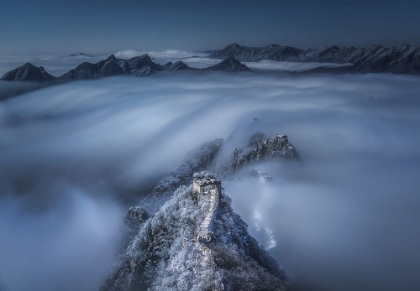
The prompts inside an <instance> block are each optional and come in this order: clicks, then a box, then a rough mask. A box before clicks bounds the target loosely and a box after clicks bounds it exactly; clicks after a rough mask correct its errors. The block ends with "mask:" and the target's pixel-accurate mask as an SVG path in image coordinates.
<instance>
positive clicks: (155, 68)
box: [0, 54, 250, 83]
mask: <svg viewBox="0 0 420 291" xmlns="http://www.w3.org/2000/svg"><path fill="white" fill-rule="evenodd" d="M207 70H211V71H224V72H239V71H250V69H249V68H248V67H246V66H245V65H243V64H241V63H240V62H238V61H236V60H234V59H233V58H229V59H228V60H225V61H222V62H221V63H220V64H218V65H215V66H212V67H209V68H205V69H197V68H192V67H190V66H188V65H187V64H185V63H183V62H182V61H178V62H176V63H171V62H169V63H167V64H165V65H160V64H156V63H155V62H153V60H152V59H151V58H150V57H149V56H148V55H147V54H146V55H142V56H139V57H134V58H131V59H129V60H124V59H118V58H116V57H115V56H114V55H111V56H109V57H108V58H107V59H105V60H102V61H100V62H98V63H96V64H92V63H89V62H84V63H81V64H80V65H78V66H77V67H76V68H74V69H72V70H70V71H68V72H67V73H65V74H63V75H62V76H59V77H54V76H52V75H50V74H49V73H47V72H46V71H45V69H44V68H43V67H35V66H34V65H32V64H30V63H27V64H25V65H23V66H21V67H19V68H16V69H14V70H11V71H9V72H7V73H6V74H4V75H3V77H1V79H0V80H3V81H54V82H56V83H63V82H68V81H72V80H89V79H99V78H104V77H109V76H120V75H126V76H149V75H151V74H154V73H156V72H160V71H171V72H174V71H207Z"/></svg>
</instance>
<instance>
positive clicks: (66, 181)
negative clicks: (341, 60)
mask: <svg viewBox="0 0 420 291" xmlns="http://www.w3.org/2000/svg"><path fill="white" fill-rule="evenodd" d="M418 92H420V79H419V78H417V77H412V76H398V75H385V74H381V75H379V74H378V75H341V76H327V75H325V76H321V75H318V76H296V77H287V76H277V75H275V74H270V75H263V74H252V75H249V74H219V73H217V74H216V73H214V74H213V73H209V74H201V75H190V74H183V73H174V74H169V73H161V74H156V75H153V76H150V77H147V78H132V77H113V78H106V79H101V80H95V81H80V82H73V83H68V84H64V85H60V86H54V87H50V88H45V89H41V90H38V91H35V92H32V93H29V94H26V95H21V96H18V97H15V98H12V99H9V100H6V101H3V102H1V103H0V136H1V138H0V171H1V172H2V175H1V177H0V185H1V193H2V196H1V199H0V210H1V211H0V230H1V232H2V233H4V234H6V235H3V236H2V240H1V241H0V257H2V258H6V259H2V260H0V282H1V285H2V288H3V289H4V290H57V289H60V290H75V289H77V290H95V289H96V288H98V287H99V285H100V282H101V279H102V278H103V277H104V276H106V273H107V270H109V268H111V266H112V262H113V259H114V258H115V255H116V252H117V250H118V236H119V231H120V230H119V225H120V222H121V216H122V215H123V209H126V208H127V207H128V205H129V204H128V203H127V201H130V203H133V201H135V200H136V199H139V198H140V197H137V196H136V195H135V194H136V193H138V190H139V189H141V188H142V187H143V186H144V185H146V184H147V183H148V182H150V181H151V180H152V179H154V178H155V177H157V176H161V175H163V174H164V173H168V172H169V171H171V170H172V169H174V168H175V167H176V166H177V165H178V164H179V163H180V161H182V159H183V157H184V155H185V154H186V153H187V152H188V151H189V150H191V149H193V148H194V147H196V146H198V145H200V144H201V143H203V142H205V141H209V140H213V139H215V138H227V137H229V136H232V134H236V135H237V139H235V140H234V141H233V142H234V143H235V142H237V146H243V145H241V144H240V142H239V141H241V140H246V138H247V137H248V136H249V135H251V134H252V133H254V132H255V131H257V130H258V131H261V132H263V133H265V134H267V135H268V136H270V137H272V136H274V135H275V134H277V133H279V134H287V135H288V136H289V140H290V141H291V142H292V143H293V145H294V146H295V147H296V149H297V150H298V152H299V154H300V155H301V157H302V164H301V165H299V166H296V165H294V164H289V163H285V164H281V165H280V166H278V165H277V166H273V165H272V164H269V165H258V166H257V167H258V168H259V169H260V170H261V171H266V172H269V173H270V174H271V175H272V176H273V177H274V182H273V183H272V184H265V185H259V184H256V183H250V182H249V181H248V180H247V179H239V180H234V181H230V182H227V183H225V184H224V187H225V188H226V193H227V194H228V195H229V196H231V197H232V199H233V206H234V208H235V209H236V210H237V211H238V212H239V213H240V214H241V215H242V217H243V219H244V220H245V221H246V222H247V223H248V224H249V225H250V230H251V232H252V233H253V234H254V235H255V236H256V237H257V238H259V239H260V241H261V242H262V243H266V242H267V240H266V238H267V234H266V233H265V234H262V232H261V229H263V228H264V229H265V228H266V229H267V230H269V231H271V233H270V234H269V235H268V237H271V238H272V239H273V240H274V241H275V246H273V245H271V246H272V248H271V249H270V252H271V253H272V254H273V256H274V257H275V258H276V259H277V260H278V261H279V262H280V264H281V265H282V266H283V268H285V269H286V271H287V272H288V273H289V274H290V275H291V277H292V279H293V280H294V281H296V282H297V283H298V284H299V285H301V286H303V287H305V288H307V289H305V290H332V291H336V290H355V289H357V290H395V289H397V288H398V289H401V290H410V289H414V288H415V287H414V286H418V285H419V284H420V281H419V279H418V276H417V274H418V273H419V271H420V263H419V262H420V257H419V252H418V245H419V244H420V234H419V232H418V231H417V222H418V221H419V219H420V214H419V212H418V211H417V210H416V208H415V207H416V206H417V205H419V203H420V197H419V196H418V193H417V192H418V190H417V189H419V186H420V182H419V180H418V179H417V174H418V173H419V172H420V149H419V147H418V144H419V143H420V136H419V135H418V132H419V129H420V115H419V110H420V100H419V95H418ZM253 118H258V119H259V120H260V122H259V123H258V125H257V126H255V127H253V128H252V129H249V127H248V124H249V123H250V122H251V121H252V119H253ZM256 213H258V214H259V215H257V216H256ZM256 219H257V220H258V221H256ZM256 222H258V224H259V229H260V231H258V227H256V226H255V223H256ZM28 242H30V243H28ZM267 246H270V245H267ZM80 266H81V267H80ZM22 277H24V278H25V280H22ZM69 282H76V283H74V284H76V285H72V284H73V283H72V284H70V283H69ZM70 287H71V288H70ZM66 288H69V289H66Z"/></svg>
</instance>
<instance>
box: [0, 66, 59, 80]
mask: <svg viewBox="0 0 420 291" xmlns="http://www.w3.org/2000/svg"><path fill="white" fill-rule="evenodd" d="M53 79H55V77H53V76H52V75H50V74H49V73H47V72H46V71H45V69H44V67H42V66H40V67H36V66H34V65H33V64H31V63H25V64H24V65H22V66H20V67H18V68H16V69H14V70H11V71H9V72H7V73H6V74H4V75H3V77H1V80H3V81H48V80H53Z"/></svg>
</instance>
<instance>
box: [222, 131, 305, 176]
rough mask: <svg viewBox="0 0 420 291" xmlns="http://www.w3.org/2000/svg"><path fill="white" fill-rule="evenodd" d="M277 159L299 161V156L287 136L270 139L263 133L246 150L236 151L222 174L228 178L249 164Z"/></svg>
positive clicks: (249, 143) (252, 139) (254, 138)
mask: <svg viewBox="0 0 420 291" xmlns="http://www.w3.org/2000/svg"><path fill="white" fill-rule="evenodd" d="M276 159H291V160H297V159H299V154H298V153H297V151H296V149H295V148H294V147H293V145H292V144H291V143H290V142H289V139H288V137H287V135H279V134H278V135H276V136H275V137H274V138H272V139H269V138H267V136H265V135H264V134H262V133H256V134H254V135H253V136H251V138H250V139H249V142H248V145H247V146H246V147H245V148H244V149H239V148H236V149H235V151H234V152H233V157H232V159H231V160H230V161H229V162H227V163H225V165H224V166H223V167H222V170H221V174H222V175H224V176H226V175H227V174H231V173H234V172H237V171H238V170H240V169H242V168H244V167H245V166H247V165H249V164H252V163H255V162H258V161H267V160H276Z"/></svg>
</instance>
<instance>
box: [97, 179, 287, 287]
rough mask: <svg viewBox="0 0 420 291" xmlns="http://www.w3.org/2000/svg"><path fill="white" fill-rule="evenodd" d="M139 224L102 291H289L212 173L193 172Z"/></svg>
mask: <svg viewBox="0 0 420 291" xmlns="http://www.w3.org/2000/svg"><path fill="white" fill-rule="evenodd" d="M140 212H141V211H140ZM133 217H137V216H136V215H134V216H133ZM139 225H140V226H139V227H138V232H137V234H136V235H135V237H134V238H133V239H132V240H131V242H130V243H129V245H128V247H127V249H126V252H125V253H124V254H123V255H122V256H121V257H120V261H119V262H118V264H117V266H116V268H115V271H114V273H113V274H112V276H111V277H110V278H109V279H108V280H107V282H106V283H105V285H104V286H103V287H102V288H101V291H114V290H115V291H116V290H291V287H290V284H289V283H288V282H287V280H286V279H285V276H284V274H283V272H282V271H281V270H280V268H279V266H278V264H277V262H276V261H275V260H274V259H273V258H271V257H270V255H269V254H268V253H267V252H266V251H265V250H264V249H262V248H261V247H260V245H259V244H258V242H257V241H256V240H255V239H254V238H253V237H251V236H250V235H249V233H248V230H247V225H246V223H245V222H244V221H243V220H242V219H241V218H240V216H239V215H237V214H236V213H235V212H234V211H233V209H232V207H231V199H230V198H229V197H228V196H227V195H226V194H225V193H224V191H223V188H222V187H221V181H220V180H218V179H217V176H216V175H215V174H213V173H211V172H207V171H205V172H199V173H195V174H194V175H193V183H192V184H190V185H189V186H188V187H185V186H184V187H180V188H178V189H177V190H176V191H175V192H174V193H173V195H172V198H171V199H170V200H168V201H167V202H166V203H165V204H164V205H163V206H162V207H161V208H160V209H158V210H157V211H156V212H155V213H154V214H153V215H152V216H150V217H149V216H148V215H141V217H140V219H139ZM244 276H246V278H245V277H244Z"/></svg>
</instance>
